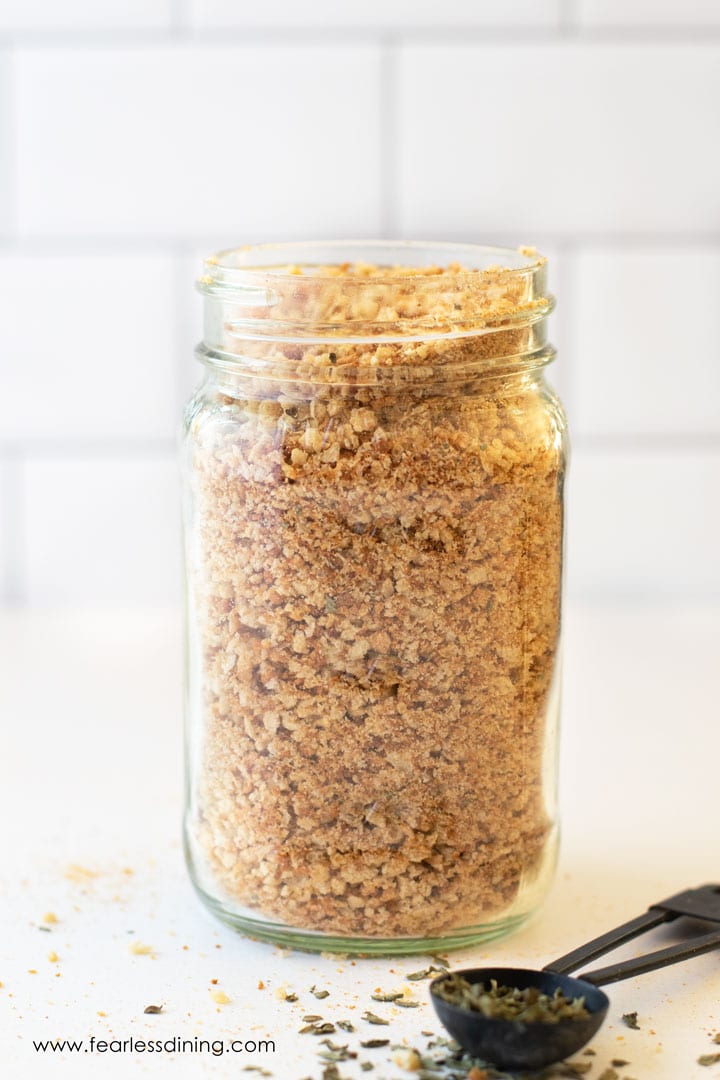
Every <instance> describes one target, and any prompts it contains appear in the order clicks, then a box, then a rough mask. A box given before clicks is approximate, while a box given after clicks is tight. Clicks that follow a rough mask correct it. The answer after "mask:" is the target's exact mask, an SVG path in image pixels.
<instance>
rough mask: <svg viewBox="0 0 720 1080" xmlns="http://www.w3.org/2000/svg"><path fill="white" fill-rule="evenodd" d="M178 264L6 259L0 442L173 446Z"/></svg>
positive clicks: (2, 266)
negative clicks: (168, 442)
mask: <svg viewBox="0 0 720 1080" xmlns="http://www.w3.org/2000/svg"><path fill="white" fill-rule="evenodd" d="M172 270H173V263H172V259H170V258H166V257H163V256H159V255H157V256H156V255H146V256H134V255H132V256H130V255H75V256H62V255H54V254H46V255H25V256H21V255H12V256H11V255H7V254H6V255H3V256H0V295H2V297H3V300H4V302H5V312H4V317H3V319H2V320H0V353H1V354H2V356H3V363H2V366H1V367H0V399H1V400H2V402H3V408H2V410H1V411H0V437H1V438H4V439H18V440H21V441H26V440H37V439H59V438H67V439H71V440H73V441H77V440H82V439H108V438H110V439H122V440H130V439H133V438H140V439H146V438H172V436H173V434H174V432H175V430H176V424H177V415H176V399H175V385H176V381H177V373H176V367H177V364H178V357H177V355H176V341H175V330H174V328H175V309H174V304H173V301H174V296H173V291H172Z"/></svg>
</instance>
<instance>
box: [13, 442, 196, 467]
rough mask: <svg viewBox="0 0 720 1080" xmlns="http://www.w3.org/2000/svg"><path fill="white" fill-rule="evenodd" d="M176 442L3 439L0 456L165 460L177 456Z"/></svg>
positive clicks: (25, 458) (33, 458)
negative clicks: (154, 458) (163, 458)
mask: <svg viewBox="0 0 720 1080" xmlns="http://www.w3.org/2000/svg"><path fill="white" fill-rule="evenodd" d="M174 451H175V439H173V438H161V439H140V438H138V439H135V438H133V439H124V440H123V439H92V438H90V439H73V438H62V437H54V438H41V439H22V438H19V439H0V457H4V458H5V460H6V461H7V460H13V459H14V458H15V457H16V456H18V455H19V456H20V457H21V459H22V461H23V462H29V461H38V460H42V459H46V458H55V459H57V458H59V457H63V458H65V459H67V460H82V461H88V460H92V459H94V458H123V457H125V458H137V457H155V456H157V457H163V456H166V455H167V454H170V453H174Z"/></svg>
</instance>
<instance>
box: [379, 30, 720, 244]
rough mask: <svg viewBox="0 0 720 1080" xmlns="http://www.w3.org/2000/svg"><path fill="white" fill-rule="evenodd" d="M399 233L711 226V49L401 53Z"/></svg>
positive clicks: (577, 44)
mask: <svg viewBox="0 0 720 1080" xmlns="http://www.w3.org/2000/svg"><path fill="white" fill-rule="evenodd" d="M397 82H398V94H399V98H398V117H397V147H398V150H397V183H398V190H397V193H396V203H397V206H398V208H399V211H398V212H399V224H400V228H401V231H402V233H403V234H407V235H411V234H416V235H423V234H428V233H430V232H432V234H433V235H437V234H438V233H442V232H447V233H448V234H452V235H458V234H461V233H463V232H464V233H465V234H467V233H469V232H472V231H474V232H477V231H478V230H488V231H489V230H492V231H494V232H496V233H497V232H498V231H502V230H507V231H509V232H511V233H512V234H513V235H517V234H518V231H522V232H525V233H527V235H528V237H530V238H532V235H533V234H534V233H535V234H536V233H538V232H542V231H544V232H550V233H552V232H555V233H556V234H560V235H564V236H571V237H572V236H576V235H577V234H578V233H602V232H603V231H609V232H611V233H618V232H622V231H623V230H625V231H628V232H630V233H633V234H637V233H638V232H652V231H658V232H661V233H682V231H683V230H689V231H693V230H694V231H698V232H703V233H705V232H707V231H708V230H717V229H719V228H720V200H718V197H717V193H718V190H720V150H719V144H718V140H717V139H716V138H714V137H713V135H712V133H714V132H716V131H717V130H718V126H719V125H720V43H712V42H708V43H705V44H700V45H690V44H670V43H668V44H646V43H644V42H640V43H636V44H633V43H624V44H615V43H609V42H602V41H601V42H592V43H590V42H582V41H577V40H568V41H565V42H546V43H538V44H533V45H530V44H522V45H516V44H507V45H506V44H501V43H498V42H495V43H493V44H484V45H462V46H449V45H408V46H406V47H404V48H403V49H401V51H400V57H399V69H398V77H397Z"/></svg>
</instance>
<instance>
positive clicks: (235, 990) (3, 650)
mask: <svg viewBox="0 0 720 1080" xmlns="http://www.w3.org/2000/svg"><path fill="white" fill-rule="evenodd" d="M566 625H567V634H566V645H565V695H564V710H563V732H562V754H561V805H562V825H563V846H562V855H561V863H560V868H559V871H558V874H557V878H556V882H555V885H554V887H553V890H552V892H551V894H550V897H549V898H548V900H547V903H546V904H545V906H544V908H543V909H542V911H541V912H540V914H539V915H538V916H536V918H535V919H534V921H533V922H532V923H530V924H528V925H526V926H525V927H524V928H523V929H521V930H520V931H519V932H518V933H516V934H515V935H514V936H512V937H510V938H507V939H505V940H502V941H499V942H494V943H490V944H488V945H486V946H483V947H480V948H476V949H472V950H465V951H463V952H459V953H454V954H451V963H452V965H453V966H458V967H459V966H480V965H483V964H485V963H487V964H503V965H504V964H508V965H517V966H538V967H539V966H542V965H543V964H544V963H547V962H549V961H550V960H551V959H553V958H554V957H555V956H559V955H561V954H562V953H564V952H567V951H569V950H570V949H571V948H573V947H574V946H576V945H579V944H580V943H582V942H583V941H585V940H587V939H588V938H591V937H594V936H595V935H596V934H599V933H601V932H603V931H604V930H607V929H610V928H611V927H612V926H614V925H616V924H617V923H619V922H622V921H624V920H625V919H627V918H630V917H631V916H634V915H636V914H639V913H640V912H641V911H644V910H645V908H646V907H647V906H648V905H649V904H651V903H653V902H655V901H659V900H661V899H664V898H665V897H667V896H669V895H671V894H672V893H674V892H678V891H680V890H681V889H683V888H686V887H689V886H693V885H700V884H704V883H706V882H710V881H716V882H720V799H719V798H718V788H719V786H720V785H719V783H718V777H719V776H720V717H719V715H718V675H719V672H720V666H719V664H718V656H719V655H720V610H719V609H718V608H711V607H705V608H703V607H692V608H691V607H669V606H666V607H660V606H657V607H641V606H637V607H610V606H608V607H599V606H593V607H575V608H571V609H570V610H569V611H568V613H567V621H566ZM0 669H1V670H0V716H1V717H2V750H1V752H0V821H1V822H2V825H1V830H2V860H1V861H0V983H2V987H1V988H0V1063H1V1064H0V1071H1V1072H2V1075H3V1076H7V1077H8V1078H9V1080H32V1078H35V1077H50V1076H53V1077H54V1076H67V1077H72V1078H73V1080H75V1078H84V1077H95V1078H97V1077H100V1076H102V1077H103V1078H104V1077H123V1078H124V1077H135V1076H138V1077H142V1076H152V1077H154V1076H160V1077H166V1076H167V1077H168V1078H169V1077H172V1078H173V1080H181V1078H185V1077H192V1078H195V1077H198V1078H203V1077H218V1078H224V1077H237V1076H243V1075H247V1076H248V1077H253V1076H258V1075H260V1074H259V1073H256V1072H255V1073H254V1072H248V1073H244V1072H243V1069H244V1067H245V1066H247V1065H251V1064H255V1065H261V1066H262V1067H263V1068H266V1069H268V1070H270V1071H271V1072H272V1074H273V1076H274V1077H276V1078H278V1080H300V1078H303V1077H312V1078H317V1080H319V1078H320V1077H321V1075H322V1065H321V1063H320V1060H319V1058H318V1057H317V1051H318V1050H319V1049H320V1048H321V1047H320V1046H319V1040H318V1039H317V1037H315V1036H312V1035H307V1034H306V1035H300V1034H298V1033H297V1031H298V1028H299V1027H301V1026H302V1019H301V1018H302V1016H303V1015H304V1014H305V1013H308V1012H312V1013H316V1014H320V1015H322V1016H323V1017H324V1018H326V1019H327V1020H331V1021H332V1020H336V1019H350V1020H351V1021H352V1022H353V1023H354V1024H355V1028H356V1032H355V1033H354V1034H346V1033H345V1032H343V1031H338V1032H337V1033H336V1034H334V1035H333V1036H332V1038H333V1039H334V1040H335V1042H339V1043H345V1042H347V1043H349V1044H350V1047H351V1049H352V1048H353V1047H356V1046H357V1043H358V1041H359V1039H361V1038H362V1039H367V1038H373V1037H388V1038H390V1039H391V1041H392V1042H393V1043H401V1042H403V1041H406V1042H407V1044H408V1045H411V1046H416V1047H417V1048H418V1049H424V1047H425V1045H426V1044H427V1041H428V1040H427V1038H425V1037H423V1036H421V1035H420V1032H421V1030H425V1031H433V1032H435V1033H436V1034H442V1029H441V1028H440V1025H439V1023H438V1021H437V1020H436V1019H435V1016H434V1013H433V1011H432V1007H431V1006H430V1004H429V1003H428V1001H427V984H426V983H424V982H419V983H418V982H416V983H410V984H405V983H404V981H403V973H407V972H411V971H415V970H417V969H418V968H420V967H423V966H424V963H425V962H426V960H425V958H423V957H419V958H406V959H396V960H392V959H383V960H357V961H355V962H354V963H352V962H351V961H350V960H343V959H337V958H334V959H330V958H323V957H320V956H318V957H314V956H309V955H306V954H302V953H298V952H294V953H284V952H283V951H281V950H279V949H277V948H275V947H273V946H271V945H264V944H261V943H258V942H253V941H249V940H246V939H244V938H242V937H239V936H238V935H236V934H234V933H233V932H231V931H230V930H228V929H226V928H225V927H223V926H222V925H220V924H219V923H216V922H215V921H214V920H213V919H212V918H211V917H210V916H209V915H208V914H207V913H206V912H205V911H204V910H203V909H202V907H201V906H200V903H199V901H198V900H197V899H196V898H195V896H194V894H193V892H192V890H191V888H190V886H189V884H188V880H187V877H186V873H185V869H184V865H183V859H182V852H181V845H180V814H181V798H182V724H181V670H180V669H181V645H180V621H179V617H178V616H177V615H176V614H175V613H168V612H146V613H137V612H135V613H129V612H127V613H120V614H118V613H101V614H98V613H91V612H85V613H51V614H50V613H49V614H37V613H4V614H3V615H2V617H0ZM71 868H75V869H71ZM78 868H80V869H78ZM48 912H53V913H55V914H56V916H57V920H58V921H57V923H55V924H53V925H51V927H50V930H49V932H43V931H41V930H40V929H39V927H40V926H41V925H42V920H43V917H44V915H45V914H46V913H48ZM670 940H671V934H670V931H669V930H668V929H666V930H657V931H654V933H653V934H652V935H649V936H648V938H647V939H641V943H642V948H643V951H644V950H645V949H649V948H651V947H659V946H660V945H662V944H666V943H667V942H668V941H670ZM138 941H139V942H142V943H144V944H147V945H150V946H152V952H151V953H150V954H147V955H133V954H132V953H131V952H130V945H131V943H132V942H138ZM645 942H647V945H646V944H645ZM634 949H635V951H637V952H639V951H640V950H641V945H640V944H637V945H636V946H634ZM51 952H55V953H56V954H57V956H58V960H57V961H51V960H49V959H48V954H49V953H51ZM632 952H633V947H630V946H628V947H626V948H625V949H624V950H623V953H624V954H625V955H631V954H632ZM213 979H217V984H213V983H212V982H211V980H213ZM259 983H262V984H263V986H264V988H262V989H258V984H259ZM312 984H316V985H317V986H318V987H322V988H326V989H328V990H330V996H329V997H327V998H326V999H325V1000H322V1001H319V1000H316V999H315V998H314V997H313V996H312V995H311V994H310V992H309V988H310V986H311V985H312ZM404 985H409V986H410V987H412V989H413V993H414V995H415V996H416V998H417V1000H420V1001H422V1002H423V1004H422V1007H421V1008H418V1009H412V1010H411V1009H398V1008H395V1007H393V1006H391V1005H387V1004H382V1005H379V1004H376V1003H373V1002H372V1001H371V1000H370V994H371V993H372V992H373V991H374V990H376V989H377V988H381V989H382V990H383V991H385V992H388V991H392V990H395V989H401V988H402V987H403V986H404ZM282 987H284V988H286V989H287V990H288V991H290V990H294V991H295V992H296V993H297V994H298V998H299V1000H298V1002H297V1004H291V1003H288V1002H285V1001H282V1000H280V999H279V997H278V996H276V991H277V990H278V989H279V988H282ZM215 989H222V990H224V991H225V993H226V994H227V996H228V997H229V998H230V999H231V1000H230V1003H229V1004H226V1005H217V1004H216V1003H215V1002H214V1001H213V999H212V997H211V991H213V990H215ZM607 992H608V994H609V996H610V999H611V1009H610V1014H609V1017H608V1020H607V1022H606V1024H605V1026H604V1028H603V1029H602V1030H601V1032H600V1033H599V1034H598V1036H597V1037H596V1038H595V1039H594V1041H593V1043H592V1044H591V1045H592V1047H593V1049H595V1051H596V1056H595V1057H582V1056H578V1060H582V1061H584V1062H592V1063H593V1067H592V1069H591V1071H590V1072H589V1073H588V1074H586V1075H587V1076H588V1077H589V1080H598V1078H599V1077H600V1075H601V1074H602V1072H603V1070H604V1069H605V1068H606V1067H607V1066H608V1065H609V1064H610V1061H611V1059H613V1058H622V1059H625V1060H626V1061H628V1062H630V1064H628V1065H627V1066H624V1067H622V1068H619V1069H618V1070H617V1072H618V1076H619V1077H620V1078H621V1080H622V1078H624V1077H632V1078H633V1080H647V1078H653V1080H695V1078H698V1080H701V1078H702V1080H712V1078H713V1077H716V1078H718V1080H720V1063H718V1064H717V1065H713V1066H711V1067H702V1066H700V1065H698V1064H697V1058H698V1056H699V1055H701V1054H708V1053H712V1052H713V1051H718V1052H720V1046H715V1045H713V1042H712V1036H713V1035H714V1034H715V1033H716V1032H719V1031H720V952H717V953H710V954H708V955H706V956H704V957H700V958H698V959H695V960H692V961H689V962H686V963H684V964H682V965H679V966H675V967H672V968H666V969H664V970H662V971H658V972H654V973H652V974H648V975H644V976H642V977H640V978H636V979H633V980H630V981H628V982H623V983H617V984H614V985H613V986H610V987H609V988H608V991H607ZM148 1004H162V1005H163V1012H162V1014H160V1015H145V1014H144V1013H143V1009H144V1007H145V1006H146V1005H148ZM366 1008H370V1009H372V1010H373V1011H374V1012H376V1013H379V1014H381V1015H383V1016H387V1017H388V1018H391V1019H392V1024H391V1027H389V1028H382V1027H373V1026H370V1025H368V1024H367V1023H365V1022H363V1021H362V1020H361V1019H360V1014H361V1013H362V1011H363V1010H364V1009H366ZM630 1011H637V1013H638V1020H639V1023H640V1025H641V1029H640V1030H639V1031H631V1030H629V1029H628V1028H627V1027H625V1025H624V1024H623V1023H622V1022H621V1015H622V1014H623V1013H625V1012H630ZM92 1035H94V1036H95V1038H96V1039H105V1040H107V1041H108V1042H110V1040H126V1039H129V1038H130V1037H133V1038H135V1039H136V1040H137V1039H152V1040H156V1039H162V1040H169V1039H172V1038H173V1037H180V1038H182V1039H185V1040H192V1039H194V1038H195V1037H198V1038H200V1039H205V1040H209V1041H213V1040H226V1042H227V1043H229V1041H230V1040H232V1039H241V1040H252V1039H268V1040H273V1041H274V1043H275V1048H276V1049H275V1052H274V1053H273V1052H271V1051H265V1052H256V1053H251V1052H238V1053H229V1052H226V1053H225V1054H224V1055H223V1056H216V1055H214V1054H213V1053H212V1052H210V1053H208V1052H197V1053H194V1052H189V1051H187V1052H184V1053H169V1052H153V1053H150V1052H145V1053H130V1052H120V1051H116V1050H112V1049H108V1050H107V1051H105V1052H103V1053H97V1052H95V1053H92V1052H85V1050H84V1049H83V1050H81V1051H80V1052H79V1053H72V1052H70V1051H67V1050H66V1051H64V1052H63V1053H57V1052H55V1053H54V1052H52V1051H50V1050H48V1051H46V1052H44V1053H43V1052H41V1051H37V1050H35V1049H34V1047H33V1040H43V1039H63V1038H65V1039H67V1038H70V1039H84V1040H86V1045H87V1040H89V1039H90V1037H91V1036H92ZM360 1060H371V1061H373V1062H374V1063H375V1068H374V1070H373V1071H372V1072H361V1071H360V1069H359V1061H360ZM339 1069H340V1075H341V1076H342V1077H348V1078H355V1077H360V1076H367V1077H370V1078H371V1080H395V1078H399V1077H402V1076H405V1077H407V1076H409V1075H410V1074H409V1073H407V1072H403V1071H402V1070H401V1069H399V1068H398V1067H397V1066H396V1065H394V1064H392V1062H391V1060H390V1053H389V1052H388V1050H386V1049H375V1050H365V1051H361V1054H360V1058H359V1059H358V1061H350V1062H347V1063H342V1064H340V1066H339Z"/></svg>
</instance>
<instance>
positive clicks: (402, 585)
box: [183, 242, 566, 954]
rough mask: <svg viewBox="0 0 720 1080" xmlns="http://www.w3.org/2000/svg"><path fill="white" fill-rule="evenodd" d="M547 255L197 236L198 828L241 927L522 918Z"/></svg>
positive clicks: (192, 726)
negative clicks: (212, 245) (228, 242)
mask: <svg viewBox="0 0 720 1080" xmlns="http://www.w3.org/2000/svg"><path fill="white" fill-rule="evenodd" d="M545 269H546V268H545V260H544V259H542V258H541V257H539V256H538V255H537V253H536V252H534V251H532V250H530V249H522V250H520V251H515V250H505V249H499V248H487V247H479V246H475V245H455V244H408V243H400V242H388V243H383V242H374V243H371V242H358V243H354V242H348V243H318V244H311V243H308V244H290V245H264V246H258V247H249V248H241V249H238V250H235V251H227V252H223V253H221V254H219V255H218V256H216V257H214V258H211V259H208V260H207V262H206V264H205V273H204V276H203V277H202V278H201V279H200V289H201V291H202V292H203V293H204V295H205V332H204V341H203V343H202V344H201V345H200V346H199V348H198V357H199V359H200V360H201V361H202V363H203V364H204V366H205V377H204V381H203V383H202V385H201V386H200V387H199V389H198V390H197V392H196V394H195V395H194V397H193V398H192V400H191V401H190V403H189V405H188V407H187V411H186V417H185V434H184V440H183V467H184V491H185V495H184V513H185V550H186V573H187V766H188V770H187V812H186V818H185V837H186V850H187V857H188V863H189V866H190V872H191V875H192V878H193V881H194V884H195V886H196V887H197V889H198V890H199V892H200V894H201V895H202V897H203V898H204V900H205V901H206V903H207V904H208V906H209V907H210V908H211V909H212V910H213V911H214V912H215V913H216V914H217V915H218V916H219V917H220V918H221V919H223V920H224V921H225V922H227V923H229V924H231V925H232V926H234V927H236V928H237V929H239V930H241V931H243V932H244V933H248V934H251V935H253V936H255V937H258V938H263V939H266V940H272V941H275V942H280V943H284V944H288V945H291V946H296V947H299V948H306V949H314V950H338V951H342V952H349V953H353V952H354V953H386V954H399V953H409V952H418V951H422V950H427V949H432V948H441V947H442V948H446V949H447V948H453V947H457V946H461V945H467V944H470V943H472V942H477V941H481V940H484V939H487V938H490V937H494V936H497V935H499V934H501V933H504V932H506V931H508V930H510V929H511V928H513V927H515V926H517V925H518V924H519V923H521V922H522V921H523V920H524V919H525V918H526V917H527V916H528V915H529V914H530V913H531V912H532V910H533V909H534V908H535V907H536V906H537V904H538V903H539V901H540V900H541V899H542V897H543V895H544V893H545V892H546V890H547V888H548V886H549V883H550V878H551V876H552V872H553V868H554V863H555V856H556V847H557V827H556V821H555V779H556V757H557V746H556V743H557V719H558V681H559V637H560V593H561V570H562V548H563V541H562V537H563V494H562V493H563V478H564V472H565V452H566V437H565V419H564V414H563V411H562V407H561V406H560V404H559V402H558V400H557V398H556V397H555V395H554V393H553V392H552V391H551V390H550V389H549V387H548V386H547V384H546V383H545V381H544V377H543V369H544V367H545V365H546V364H547V363H548V362H549V361H550V360H551V359H552V358H553V356H554V351H553V349H552V348H551V347H550V346H549V345H548V344H547V341H546V320H547V315H548V314H549V312H550V311H551V310H552V306H553V301H552V298H551V297H550V296H548V294H547V293H546V291H545Z"/></svg>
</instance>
